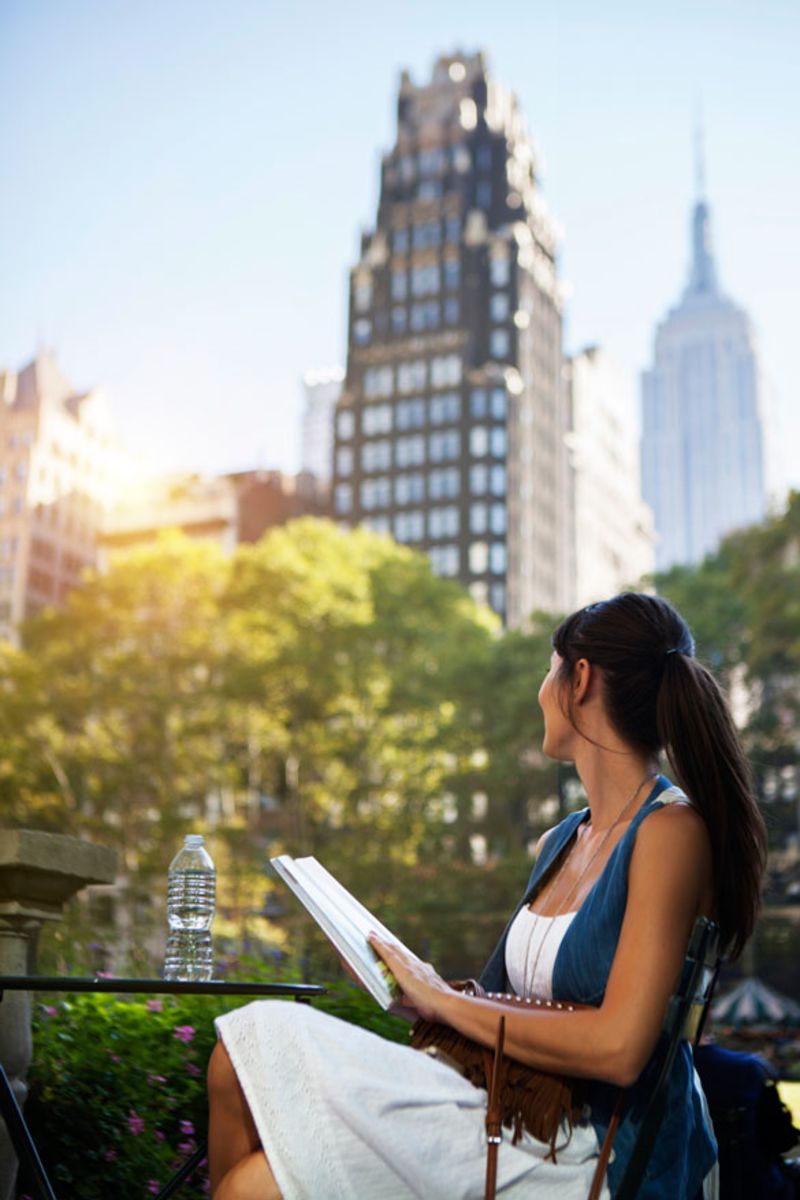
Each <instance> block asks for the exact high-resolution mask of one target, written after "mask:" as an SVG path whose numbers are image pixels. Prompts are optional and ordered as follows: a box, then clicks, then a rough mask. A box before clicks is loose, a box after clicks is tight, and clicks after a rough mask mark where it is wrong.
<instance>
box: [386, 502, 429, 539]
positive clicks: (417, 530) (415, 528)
mask: <svg viewBox="0 0 800 1200" xmlns="http://www.w3.org/2000/svg"><path fill="white" fill-rule="evenodd" d="M394 536H395V537H396V538H397V540H398V542H421V541H422V539H423V538H424V536H425V514H424V513H423V512H421V511H420V510H419V509H416V508H415V509H411V510H410V511H409V512H404V513H397V515H396V516H395V518H394Z"/></svg>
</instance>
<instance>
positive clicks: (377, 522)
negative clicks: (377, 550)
mask: <svg viewBox="0 0 800 1200" xmlns="http://www.w3.org/2000/svg"><path fill="white" fill-rule="evenodd" d="M361 523H362V525H364V526H365V527H366V528H367V529H371V530H372V532H373V533H391V531H392V523H391V521H390V520H389V518H388V517H367V518H366V519H365V520H364V521H362V522H361Z"/></svg>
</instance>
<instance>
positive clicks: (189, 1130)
mask: <svg viewBox="0 0 800 1200" xmlns="http://www.w3.org/2000/svg"><path fill="white" fill-rule="evenodd" d="M180 1125H181V1133H185V1134H187V1135H188V1136H189V1137H191V1136H192V1134H193V1133H194V1125H193V1124H192V1122H191V1121H181V1123H180Z"/></svg>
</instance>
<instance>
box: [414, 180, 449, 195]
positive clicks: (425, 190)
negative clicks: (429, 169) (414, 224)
mask: <svg viewBox="0 0 800 1200" xmlns="http://www.w3.org/2000/svg"><path fill="white" fill-rule="evenodd" d="M442 190H443V189H442V185H441V182H440V181H439V180H438V179H423V181H422V182H421V183H420V185H419V187H418V188H417V199H418V200H440V199H441V196H442Z"/></svg>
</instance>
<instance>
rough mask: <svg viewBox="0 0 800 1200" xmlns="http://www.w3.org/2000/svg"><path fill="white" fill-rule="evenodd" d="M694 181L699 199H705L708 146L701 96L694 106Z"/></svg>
mask: <svg viewBox="0 0 800 1200" xmlns="http://www.w3.org/2000/svg"><path fill="white" fill-rule="evenodd" d="M694 181H695V188H696V190H697V199H698V200H704V199H705V195H706V148H705V129H704V128H703V100H702V97H700V96H698V97H697V98H696V100H695V106H694Z"/></svg>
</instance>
